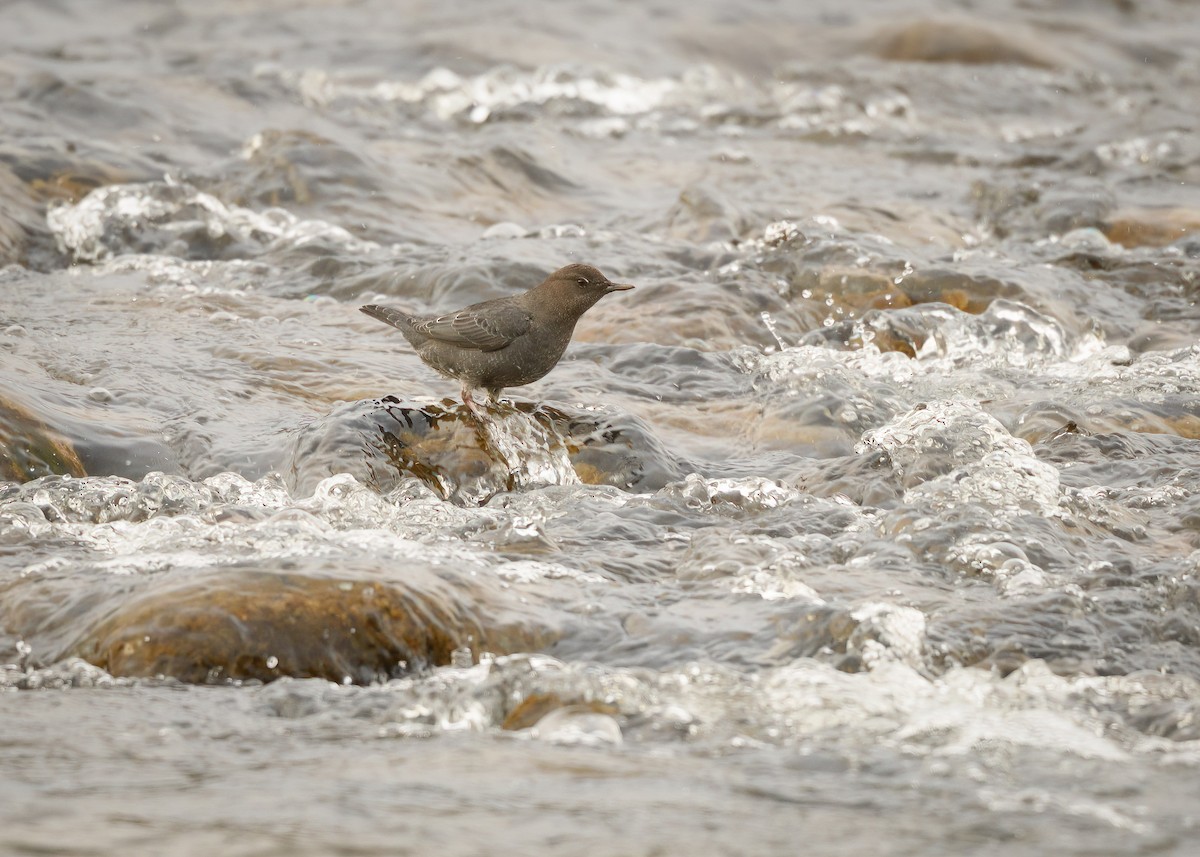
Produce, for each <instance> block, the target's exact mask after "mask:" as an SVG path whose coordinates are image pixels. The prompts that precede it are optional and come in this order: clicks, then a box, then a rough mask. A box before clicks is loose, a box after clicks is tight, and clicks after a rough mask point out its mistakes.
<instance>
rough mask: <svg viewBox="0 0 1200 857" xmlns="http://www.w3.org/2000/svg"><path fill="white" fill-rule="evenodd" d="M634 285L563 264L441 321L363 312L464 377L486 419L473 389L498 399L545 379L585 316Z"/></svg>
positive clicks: (466, 396)
mask: <svg viewBox="0 0 1200 857" xmlns="http://www.w3.org/2000/svg"><path fill="white" fill-rule="evenodd" d="M632 288H633V286H630V285H625V284H623V283H613V282H610V281H609V279H608V278H607V277H605V276H604V275H603V274H601V273H600V272H599V271H597V270H596V269H595V268H593V267H592V266H591V265H579V264H575V265H567V266H566V267H565V268H559V269H558V270H557V271H555V272H554V273H553V274H551V275H550V276H549V277H547V278H546V279H545V280H544V281H543V282H542V284H541V285H539V286H534V287H533V288H532V289H530V290H529V291H527V292H522V293H521V294H519V295H513V296H511V297H507V298H497V299H496V300H492V301H484V302H482V303H477V304H471V305H470V306H469V307H465V308H464V309H460V310H459V311H458V312H453V313H450V314H449V315H440V316H438V317H436V318H420V317H418V316H412V315H409V314H407V313H405V312H403V311H401V310H398V309H394V308H392V307H385V306H374V305H371V306H365V307H361V309H362V311H363V312H365V313H366V314H367V315H369V316H371V317H372V318H377V319H379V320H380V321H382V322H386V323H387V324H390V325H392V327H395V328H398V329H399V330H400V332H401V333H403V334H404V338H405V339H407V340H408V341H409V343H410V344H411V345H412V347H413V348H415V349H416V350H417V355H418V356H419V357H420V358H421V359H422V360H423V361H425V364H426V365H427V366H429V367H431V368H433V369H435V370H437V371H438V372H440V373H442V374H443V375H446V376H448V377H450V378H457V379H458V380H459V381H461V382H462V397H463V403H464V404H465V405H466V406H467V409H468V410H470V411H471V413H472V414H474V415H475V416H476V417H478V418H480V419H482V418H483V417H484V414H483V412H482V411H481V410H480V409H479V406H478V405H477V404H476V403H475V400H474V399H473V398H472V397H471V391H472V390H474V389H475V388H476V387H482V388H483V389H485V390H486V391H487V397H488V400H489V401H493V402H494V401H495V400H496V397H497V396H498V395H500V391H501V390H502V389H504V388H505V387H519V386H521V385H522V384H530V383H532V382H534V381H536V380H537V379H538V378H541V377H542V376H543V375H545V374H546V373H547V372H549V371H550V370H551V369H553V368H554V367H555V366H556V365H557V364H558V360H559V358H560V357H562V355H563V352H564V351H566V350H567V343H569V342H570V341H571V334H572V333H573V332H574V331H575V322H577V321H579V317H580V316H581V315H583V314H584V313H585V312H587V311H588V310H589V309H591V308H592V306H593V305H594V304H595V303H596V301H598V300H600V298H602V297H604V296H605V295H607V294H608V293H609V292H623V291H625V290H627V289H632Z"/></svg>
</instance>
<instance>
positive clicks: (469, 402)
mask: <svg viewBox="0 0 1200 857" xmlns="http://www.w3.org/2000/svg"><path fill="white" fill-rule="evenodd" d="M462 400H463V404H464V405H466V406H467V410H468V411H470V412H471V413H472V415H474V417H475V419H477V420H486V419H487V412H486V411H484V410H483V409H482V408H480V407H479V405H477V404H476V403H475V399H474V398H472V396H471V385H470V384H467V383H466V382H464V383H463V385H462Z"/></svg>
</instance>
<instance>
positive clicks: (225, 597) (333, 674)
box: [72, 557, 553, 683]
mask: <svg viewBox="0 0 1200 857" xmlns="http://www.w3.org/2000/svg"><path fill="white" fill-rule="evenodd" d="M412 564H413V567H412V568H411V569H406V570H405V571H404V583H403V584H402V585H401V584H399V583H396V582H394V581H385V580H380V579H370V577H369V576H367V575H364V574H361V573H360V574H355V573H354V571H353V570H350V572H349V573H347V572H346V571H345V570H344V569H343V568H338V569H337V570H336V575H337V576H336V577H330V576H324V575H327V574H328V573H329V572H328V570H322V569H319V568H313V569H305V570H302V571H297V572H296V573H287V572H278V573H277V572H273V571H264V570H259V569H254V568H245V569H222V570H220V571H217V572H213V573H208V574H202V575H200V576H199V579H197V575H195V574H194V573H188V574H184V575H171V576H168V577H167V578H165V579H163V580H161V581H158V582H155V583H154V584H152V585H150V586H148V587H147V589H146V591H145V592H144V593H142V594H140V595H136V596H134V597H132V598H130V599H128V600H126V601H125V602H124V603H123V604H122V605H121V606H120V607H118V608H117V609H116V611H115V612H112V613H111V615H109V616H107V617H106V618H105V619H103V620H102V621H100V622H99V623H98V624H96V625H95V626H94V627H92V628H91V629H90V630H88V631H86V632H85V633H84V634H83V635H82V637H81V639H80V640H79V641H78V642H77V643H76V644H75V645H74V646H73V647H72V649H73V651H72V654H76V655H78V656H79V657H83V658H84V659H86V660H87V661H89V662H90V663H93V664H95V665H96V666H99V667H102V668H103V669H105V670H107V671H108V672H109V673H111V674H113V675H117V676H156V675H165V676H171V677H174V678H178V679H180V680H181V681H187V682H211V681H223V680H226V679H258V680H260V681H271V680H273V679H276V678H279V677H281V676H292V677H297V678H305V677H313V678H324V679H328V680H329V681H336V682H340V683H347V682H356V683H368V682H371V681H376V680H379V679H385V678H387V677H390V676H396V675H402V674H405V673H408V672H411V671H414V670H421V669H425V668H428V667H431V666H438V665H444V664H448V663H450V662H451V656H452V653H454V652H455V651H456V650H460V649H462V648H463V647H469V648H471V649H472V650H473V651H474V652H476V653H478V652H479V651H490V652H510V651H530V650H536V649H539V648H544V647H545V646H547V645H549V644H550V643H551V642H552V641H553V635H552V634H551V633H550V632H548V631H546V630H545V629H542V628H538V627H535V626H534V625H532V624H531V623H528V622H527V621H524V620H521V619H514V620H513V621H512V622H511V623H510V624H508V625H504V624H503V623H500V624H497V621H496V619H495V618H494V617H495V616H496V614H497V613H498V612H501V613H502V612H504V611H503V610H498V608H500V607H501V605H499V604H497V603H496V600H497V598H496V595H497V593H496V592H488V591H484V590H485V586H484V585H471V584H468V583H466V581H465V579H464V578H462V577H456V578H455V579H454V581H453V582H452V581H450V580H447V579H444V578H443V577H441V576H440V575H438V574H437V573H436V572H433V571H431V570H430V569H428V568H426V567H424V566H425V564H424V562H423V561H422V560H421V559H419V558H417V557H414V558H413V560H412ZM323 571H324V575H323V574H322V572H323Z"/></svg>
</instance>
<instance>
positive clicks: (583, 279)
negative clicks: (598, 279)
mask: <svg viewBox="0 0 1200 857" xmlns="http://www.w3.org/2000/svg"><path fill="white" fill-rule="evenodd" d="M575 282H577V283H579V285H581V286H586V285H587V284H588V281H587V277H580V278H579V279H577V280H576V281H575Z"/></svg>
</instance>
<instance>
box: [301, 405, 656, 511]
mask: <svg viewBox="0 0 1200 857" xmlns="http://www.w3.org/2000/svg"><path fill="white" fill-rule="evenodd" d="M488 413H489V415H490V419H489V421H488V422H487V423H486V424H483V423H480V422H479V421H478V420H476V419H475V418H474V417H473V416H471V415H470V414H469V413H468V412H467V411H466V408H465V406H463V405H461V404H458V403H455V402H454V401H453V400H451V399H444V400H443V401H442V402H441V403H439V404H431V403H424V402H414V401H401V400H400V399H397V398H395V397H391V396H389V397H386V398H384V399H378V400H366V401H361V402H353V403H350V404H347V405H344V406H342V407H341V408H339V409H337V410H335V411H334V412H332V413H330V414H329V415H327V416H325V417H323V418H321V419H319V420H315V421H313V422H312V423H310V424H309V425H307V426H305V427H304V428H303V429H301V430H300V432H299V433H298V435H297V436H296V438H295V440H294V442H293V446H292V451H291V456H290V458H291V468H290V481H291V485H292V486H293V490H294V491H295V492H296V493H297V494H304V493H308V492H311V491H312V490H313V488H315V487H316V485H317V483H319V482H320V481H321V480H322V479H325V478H326V477H328V476H331V475H333V474H335V473H346V472H348V473H351V474H352V475H354V477H355V478H356V479H358V480H359V481H360V482H363V483H364V484H367V485H371V486H372V487H374V488H376V489H377V490H379V491H383V492H387V491H390V490H392V489H393V488H395V487H396V486H397V485H399V484H400V483H401V482H402V481H403V480H405V479H407V478H416V479H418V480H420V481H421V482H422V483H424V484H425V485H427V486H428V487H429V488H431V489H432V490H433V491H435V492H436V493H437V494H438V495H439V496H441V497H443V498H444V499H448V500H451V501H452V502H455V503H458V504H462V505H475V504H482V503H484V502H486V501H487V500H488V499H489V498H491V497H492V496H494V495H496V494H498V493H501V492H504V491H515V490H520V489H522V488H530V487H536V486H541V485H562V484H571V483H578V482H586V483H588V484H594V485H615V486H617V487H620V488H629V487H633V486H635V485H644V484H645V483H646V482H647V481H649V482H650V483H652V484H653V485H654V487H657V485H658V484H659V483H665V482H666V481H668V478H669V474H665V473H660V471H662V470H663V464H662V463H661V462H663V461H665V460H666V459H667V458H668V457H667V456H666V453H665V452H664V451H663V450H661V448H660V445H659V444H658V443H657V441H656V440H655V439H654V438H653V437H652V436H651V435H650V433H649V430H648V429H647V428H646V427H645V426H644V425H643V424H641V423H640V422H639V421H638V420H636V419H635V418H633V417H631V416H625V417H620V416H618V417H612V418H606V417H605V416H603V415H601V414H593V413H589V412H578V413H574V414H572V413H568V412H566V411H563V410H560V409H558V408H554V407H550V406H548V405H543V404H534V403H529V402H519V403H515V404H513V403H508V402H503V403H501V404H499V405H492V406H490V407H489V409H488ZM656 474H657V475H656Z"/></svg>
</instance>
